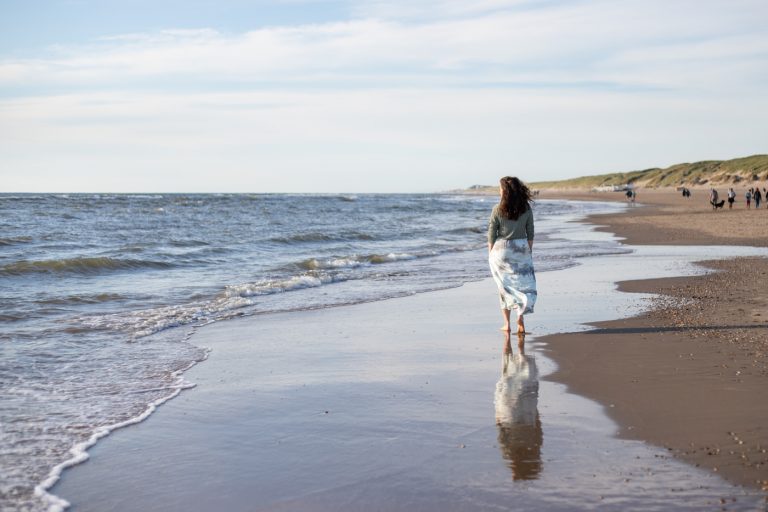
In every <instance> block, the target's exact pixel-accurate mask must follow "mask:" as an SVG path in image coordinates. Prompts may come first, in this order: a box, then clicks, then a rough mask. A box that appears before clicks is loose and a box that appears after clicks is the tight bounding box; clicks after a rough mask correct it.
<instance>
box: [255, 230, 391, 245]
mask: <svg viewBox="0 0 768 512" xmlns="http://www.w3.org/2000/svg"><path fill="white" fill-rule="evenodd" d="M349 240H365V241H370V240H376V237H375V236H374V235H372V234H370V233H362V232H359V231H350V232H346V233H338V234H328V233H322V232H317V231H313V232H309V233H296V234H295V235H291V236H277V237H273V238H270V239H269V241H270V242H276V243H281V244H293V243H297V242H339V241H349Z"/></svg>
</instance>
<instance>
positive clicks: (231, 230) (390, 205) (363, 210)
mask: <svg viewBox="0 0 768 512" xmlns="http://www.w3.org/2000/svg"><path fill="white" fill-rule="evenodd" d="M494 202H495V199H494V198H484V197H461V196H450V195H359V196H350V195H336V196H326V195H236V194H235V195H227V194H220V195H174V194H169V195H131V194H126V195H93V194H67V195H7V194H6V195H0V388H2V390H3V393H2V395H0V417H2V419H3V421H2V423H0V506H1V507H2V508H4V509H6V508H7V509H14V508H28V509H31V510H39V509H44V508H45V507H46V506H47V505H46V503H45V502H43V501H40V500H39V499H38V498H36V497H34V496H33V494H32V493H33V488H34V487H35V486H37V485H39V484H41V482H43V481H45V486H47V485H48V484H50V483H52V482H53V481H55V477H56V475H57V471H58V470H57V469H56V467H57V466H58V467H59V468H60V467H61V466H60V465H61V464H66V463H68V462H67V461H69V462H70V463H71V462H74V461H77V460H80V459H81V458H82V456H83V454H82V451H83V449H84V448H85V446H86V445H89V444H91V443H92V442H94V441H95V440H96V439H97V438H98V437H100V436H102V435H104V434H105V433H106V432H108V431H109V430H110V429H111V428H112V427H113V426H115V425H120V424H123V423H124V422H126V421H128V422H130V421H132V420H133V419H136V418H138V417H142V416H143V415H145V414H146V412H147V411H148V410H149V409H150V408H151V407H152V404H156V403H159V402H161V401H163V400H165V399H167V398H168V397H171V396H173V395H175V394H177V393H178V392H179V390H181V389H183V388H185V387H186V386H188V385H189V384H188V383H187V382H186V381H185V380H184V377H183V375H182V372H183V370H185V369H186V368H188V367H190V365H192V364H194V363H195V362H198V361H201V360H203V359H204V358H205V357H206V351H205V350H204V349H202V348H200V347H198V346H196V345H195V344H191V343H189V342H188V341H187V340H188V337H189V335H190V334H191V333H192V332H193V331H194V329H195V328H196V327H198V326H201V325H205V324H207V323H210V322H215V321H219V320H225V319H228V318H232V317H235V316H242V315H254V314H264V313H267V312H274V311H292V310H308V309H317V308H326V307H331V306H338V305H341V304H354V303H361V302H367V301H374V300H381V299H385V298H389V297H399V296H406V295H412V294H414V293H418V292H423V291H428V290H434V289H441V288H449V287H453V286H458V285H460V284H461V283H464V282H467V281H472V280H477V279H480V278H481V277H484V276H485V275H487V264H486V260H485V256H484V254H483V249H482V248H483V247H484V245H485V226H486V222H487V217H488V215H489V212H490V209H491V207H492V205H493V203H494ZM620 208H622V206H621V205H615V204H597V203H596V204H591V203H568V202H549V201H541V202H539V203H538V205H537V206H536V210H535V213H536V219H537V232H538V235H537V247H538V248H539V249H540V250H539V251H538V252H537V258H538V259H537V266H538V270H539V271H540V272H544V271H547V270H551V269H556V268H564V267H568V266H570V265H574V264H575V262H576V261H577V260H578V258H580V257H583V256H588V255H593V254H604V253H612V252H621V251H623V249H622V248H620V247H619V246H618V245H617V244H616V243H615V242H610V241H595V240H580V241H578V242H576V243H574V242H570V243H564V241H563V240H562V239H561V238H559V237H558V232H559V231H560V230H562V229H567V226H568V224H567V221H568V220H570V219H573V218H575V217H577V216H580V215H584V214H587V213H591V212H598V211H615V210H617V209H620ZM73 448H74V449H75V453H74V454H73V453H71V450H72V449H73Z"/></svg>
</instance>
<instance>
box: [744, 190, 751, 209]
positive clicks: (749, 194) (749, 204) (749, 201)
mask: <svg viewBox="0 0 768 512" xmlns="http://www.w3.org/2000/svg"><path fill="white" fill-rule="evenodd" d="M744 198H745V199H746V200H747V210H749V209H750V208H751V205H752V189H749V190H747V193H746V194H744Z"/></svg>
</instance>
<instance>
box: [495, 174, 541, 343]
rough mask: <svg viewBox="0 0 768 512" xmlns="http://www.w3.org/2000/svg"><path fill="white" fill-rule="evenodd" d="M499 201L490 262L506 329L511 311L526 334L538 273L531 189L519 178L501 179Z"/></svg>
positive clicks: (520, 329)
mask: <svg viewBox="0 0 768 512" xmlns="http://www.w3.org/2000/svg"><path fill="white" fill-rule="evenodd" d="M499 196H500V198H499V204H497V205H496V206H494V207H493V212H491V218H490V220H489V221H488V264H489V265H490V267H491V274H492V275H493V280H494V281H496V286H497V287H498V288H499V299H500V301H501V314H502V315H503V317H504V325H503V326H502V327H501V329H502V330H503V331H509V330H510V326H509V317H510V312H511V311H512V310H514V311H515V313H516V314H517V332H518V333H525V323H524V321H523V315H525V314H526V313H533V306H534V304H535V303H536V296H537V293H536V275H535V274H534V271H533V210H532V209H531V191H530V190H529V189H528V187H527V186H526V185H525V184H524V183H523V182H522V181H520V180H519V179H518V178H515V177H511V176H505V177H503V178H501V180H499Z"/></svg>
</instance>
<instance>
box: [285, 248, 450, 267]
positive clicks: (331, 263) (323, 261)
mask: <svg viewBox="0 0 768 512" xmlns="http://www.w3.org/2000/svg"><path fill="white" fill-rule="evenodd" d="M437 254H438V253H437V252H434V251H431V252H429V253H421V254H408V253H401V254H395V253H389V254H368V255H362V256H358V255H354V256H342V257H338V258H320V259H318V258H309V259H306V260H304V261H301V262H299V264H298V265H299V267H300V268H303V269H305V270H320V269H341V268H356V267H361V266H364V265H378V264H382V263H391V262H393V261H403V260H413V259H416V258H423V257H427V256H435V255H437Z"/></svg>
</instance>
